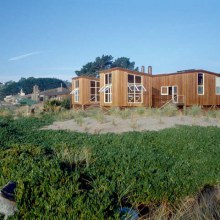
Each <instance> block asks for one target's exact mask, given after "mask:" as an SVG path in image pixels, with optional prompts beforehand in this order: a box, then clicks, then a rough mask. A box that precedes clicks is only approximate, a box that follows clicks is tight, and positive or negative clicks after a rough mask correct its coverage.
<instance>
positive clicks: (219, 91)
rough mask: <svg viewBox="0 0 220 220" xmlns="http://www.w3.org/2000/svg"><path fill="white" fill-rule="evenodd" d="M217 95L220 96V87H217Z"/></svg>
mask: <svg viewBox="0 0 220 220" xmlns="http://www.w3.org/2000/svg"><path fill="white" fill-rule="evenodd" d="M216 94H220V86H218V87H216Z"/></svg>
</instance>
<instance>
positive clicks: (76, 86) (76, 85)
mask: <svg viewBox="0 0 220 220" xmlns="http://www.w3.org/2000/svg"><path fill="white" fill-rule="evenodd" d="M75 88H79V80H75Z"/></svg>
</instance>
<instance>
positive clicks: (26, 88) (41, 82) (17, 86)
mask: <svg viewBox="0 0 220 220" xmlns="http://www.w3.org/2000/svg"><path fill="white" fill-rule="evenodd" d="M61 83H62V86H63V87H64V88H67V86H66V84H65V82H64V81H62V80H60V79H56V78H34V77H29V78H21V79H20V80H19V81H18V82H15V81H8V82H6V83H5V84H4V85H2V86H1V87H0V100H3V99H4V97H5V96H7V95H16V94H18V93H19V92H20V91H21V89H22V90H23V92H24V93H25V94H30V93H32V92H33V86H34V85H37V86H39V90H40V91H44V90H48V89H54V88H57V87H60V86H61Z"/></svg>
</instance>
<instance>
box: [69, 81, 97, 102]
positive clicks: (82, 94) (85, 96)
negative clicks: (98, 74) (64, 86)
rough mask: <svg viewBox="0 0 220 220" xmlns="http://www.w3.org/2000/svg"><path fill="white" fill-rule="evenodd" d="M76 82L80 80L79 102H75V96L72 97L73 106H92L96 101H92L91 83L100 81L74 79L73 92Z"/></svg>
mask: <svg viewBox="0 0 220 220" xmlns="http://www.w3.org/2000/svg"><path fill="white" fill-rule="evenodd" d="M74 80H79V102H75V100H74V95H72V105H73V106H74V105H91V104H94V103H98V102H94V101H90V81H91V80H92V81H98V82H99V79H97V78H93V77H76V78H73V79H72V90H74V89H75V88H74Z"/></svg>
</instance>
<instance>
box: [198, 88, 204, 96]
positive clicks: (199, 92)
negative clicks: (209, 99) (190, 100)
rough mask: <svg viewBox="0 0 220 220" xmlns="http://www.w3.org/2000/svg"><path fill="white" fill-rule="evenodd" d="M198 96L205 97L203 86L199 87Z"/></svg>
mask: <svg viewBox="0 0 220 220" xmlns="http://www.w3.org/2000/svg"><path fill="white" fill-rule="evenodd" d="M198 94H199V95H203V86H198Z"/></svg>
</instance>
